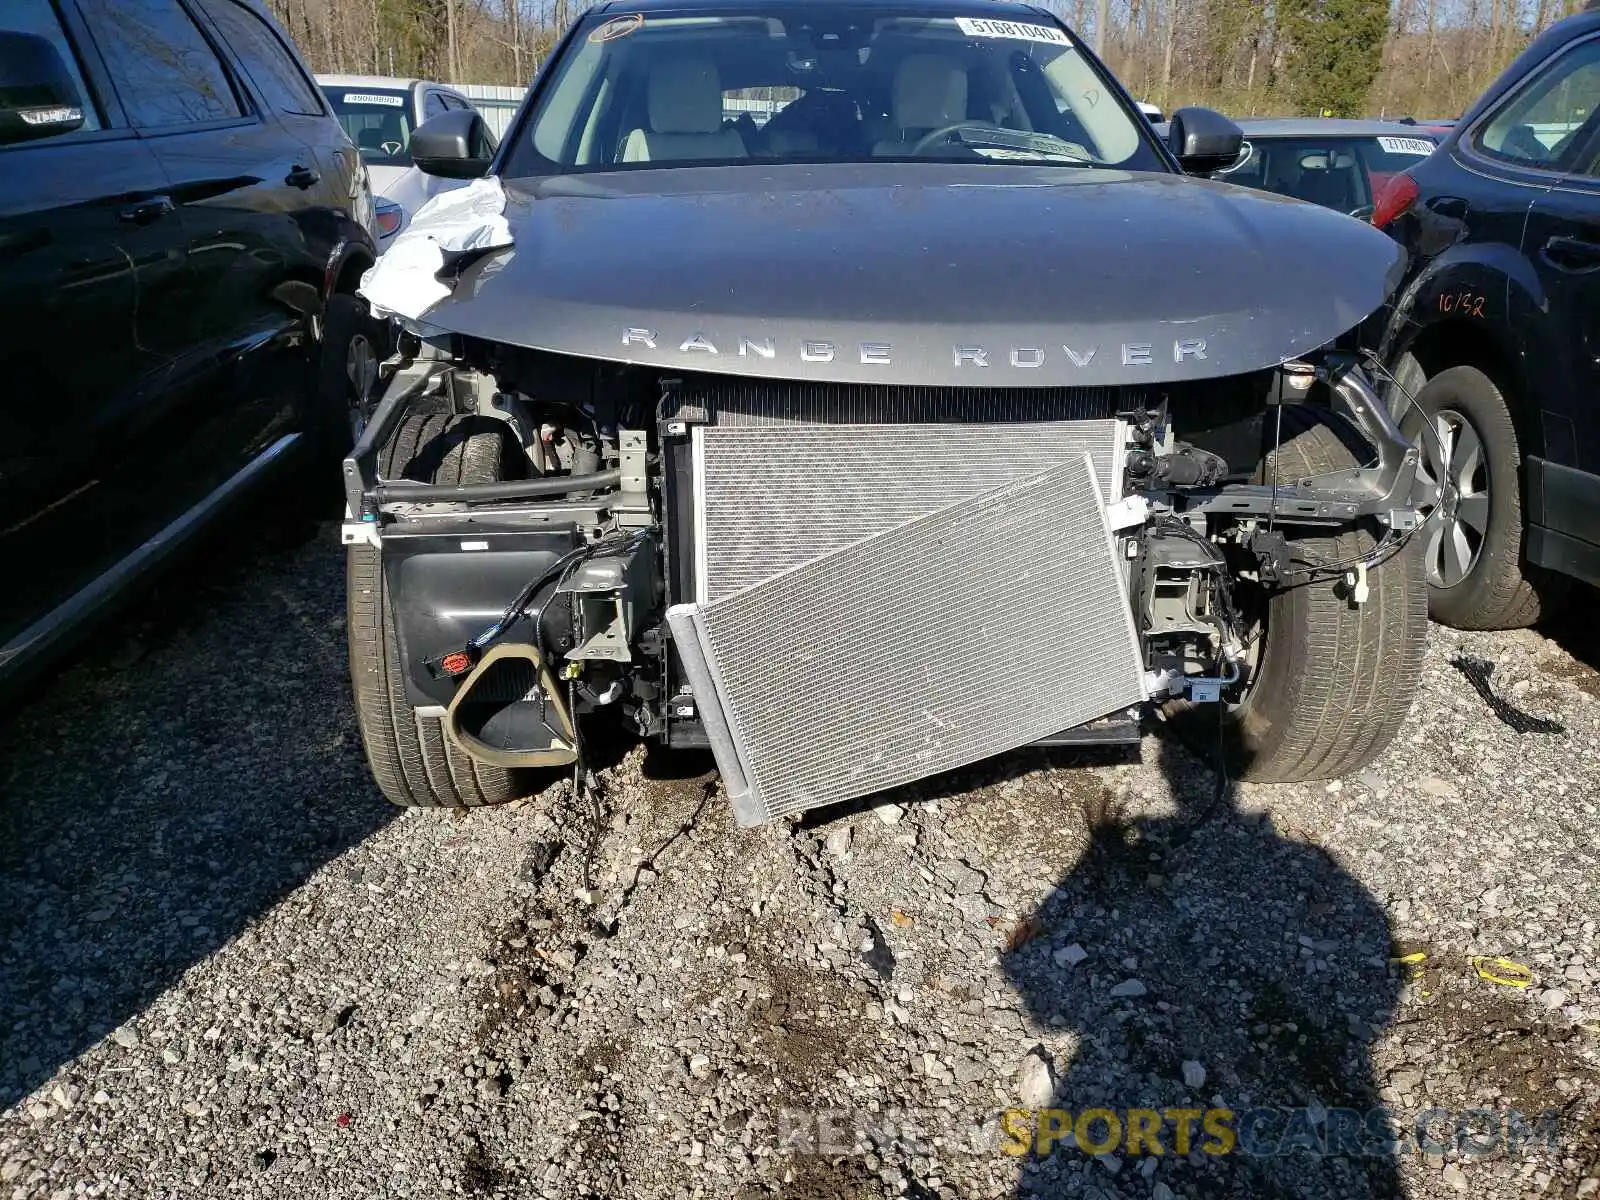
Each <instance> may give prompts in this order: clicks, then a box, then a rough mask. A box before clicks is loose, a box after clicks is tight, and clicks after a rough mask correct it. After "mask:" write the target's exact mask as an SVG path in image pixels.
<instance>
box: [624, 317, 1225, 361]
mask: <svg viewBox="0 0 1600 1200" xmlns="http://www.w3.org/2000/svg"><path fill="white" fill-rule="evenodd" d="M659 336H660V335H659V334H658V333H657V332H656V331H655V330H654V329H647V328H644V327H642V326H629V327H628V328H626V329H624V330H623V331H622V344H623V345H624V346H642V347H644V348H645V349H646V350H654V349H656V341H657V338H658V337H659ZM727 336H729V337H731V336H732V335H727ZM734 340H735V342H736V344H737V347H738V349H737V350H729V351H728V353H729V354H737V355H738V356H739V357H740V358H743V359H755V358H759V359H763V360H765V361H767V362H774V361H777V360H778V359H780V358H788V359H789V361H791V362H792V361H794V357H795V356H798V358H799V360H800V361H801V362H803V363H831V362H837V361H839V360H840V357H841V351H842V352H843V354H844V355H845V356H848V355H849V354H850V351H849V350H848V349H846V348H844V347H842V346H841V345H840V343H838V342H832V341H824V340H822V339H819V338H801V339H799V340H798V341H793V342H790V341H783V342H780V341H779V340H778V339H775V338H772V337H750V336H749V335H746V334H740V335H739V336H738V337H737V338H736V339H734ZM723 345H728V342H727V341H723ZM1168 345H1170V346H1171V354H1172V361H1173V362H1175V363H1185V362H1201V361H1205V360H1206V359H1207V357H1208V347H1207V343H1206V339H1205V338H1198V337H1186V338H1178V339H1176V340H1175V341H1173V342H1170V343H1167V342H1161V343H1156V342H1121V343H1118V344H1117V345H1116V346H1114V347H1113V348H1112V350H1111V351H1110V353H1112V354H1114V355H1116V361H1117V362H1118V363H1119V365H1121V366H1124V367H1151V366H1154V365H1155V364H1156V362H1157V359H1158V356H1160V355H1165V354H1166V353H1167V352H1168V351H1167V349H1166V347H1167V346H1168ZM667 346H668V347H669V348H672V347H673V343H672V341H671V335H670V334H669V337H668V342H667ZM675 348H676V350H677V352H678V354H680V355H682V356H683V357H685V358H688V357H696V356H705V357H712V358H720V357H723V352H722V350H720V349H718V347H717V343H716V342H714V341H712V339H711V336H710V335H709V334H707V333H706V332H705V331H704V330H698V329H697V330H694V331H692V332H691V333H689V334H688V335H687V336H686V337H684V338H683V340H682V341H680V342H678V343H677V344H676V347H675ZM1099 352H1100V346H1099V344H1098V343H1096V344H1093V345H1088V346H1083V345H1079V346H1070V345H1068V344H1066V343H1065V342H1058V343H1056V345H1055V346H1027V345H1022V346H1010V347H1007V348H1004V349H998V350H992V349H991V348H990V347H988V346H982V345H976V344H973V343H970V342H965V343H963V342H958V343H955V344H953V345H951V347H950V354H951V358H950V361H951V364H952V365H953V366H955V367H956V368H958V369H962V370H966V369H970V368H973V367H978V368H985V367H988V366H989V365H990V364H991V363H994V364H996V365H999V364H1002V363H1003V364H1005V365H1006V366H1009V367H1010V368H1011V369H1013V370H1024V371H1027V370H1035V369H1037V368H1039V367H1044V366H1049V365H1058V366H1059V365H1065V364H1062V359H1061V357H1060V356H1061V355H1065V356H1066V363H1067V364H1070V365H1071V366H1072V367H1075V368H1085V367H1089V366H1092V365H1093V363H1094V361H1095V356H1096V355H1097V354H1098V353H1099ZM854 353H855V357H856V361H857V362H858V363H859V364H860V365H861V366H865V367H888V366H893V365H895V358H894V354H893V346H892V345H891V344H890V343H889V342H877V341H862V342H856V343H855V351H854ZM991 354H992V355H993V357H991ZM901 365H904V364H901Z"/></svg>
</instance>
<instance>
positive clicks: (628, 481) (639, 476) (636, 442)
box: [617, 429, 650, 493]
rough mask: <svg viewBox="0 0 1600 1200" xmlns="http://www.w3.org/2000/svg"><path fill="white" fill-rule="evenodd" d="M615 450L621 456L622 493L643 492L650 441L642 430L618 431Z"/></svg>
mask: <svg viewBox="0 0 1600 1200" xmlns="http://www.w3.org/2000/svg"><path fill="white" fill-rule="evenodd" d="M617 449H618V450H619V451H621V455H622V484H621V486H622V490H623V492H625V493H626V492H644V491H646V490H647V485H646V479H647V478H648V471H649V467H650V461H649V460H650V439H649V436H648V435H647V434H646V433H645V431H644V430H642V429H619V430H618V431H617Z"/></svg>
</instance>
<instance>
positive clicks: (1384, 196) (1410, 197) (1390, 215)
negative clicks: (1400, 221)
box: [1372, 175, 1421, 229]
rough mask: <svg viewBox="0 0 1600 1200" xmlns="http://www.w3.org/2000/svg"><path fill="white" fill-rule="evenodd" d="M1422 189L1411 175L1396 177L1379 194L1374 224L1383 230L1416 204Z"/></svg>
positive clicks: (1373, 209) (1374, 213) (1373, 218)
mask: <svg viewBox="0 0 1600 1200" xmlns="http://www.w3.org/2000/svg"><path fill="white" fill-rule="evenodd" d="M1420 190H1421V189H1420V188H1418V187H1417V181H1416V180H1415V179H1413V178H1411V176H1409V175H1396V176H1394V177H1393V178H1391V179H1390V180H1389V182H1388V183H1386V184H1384V185H1383V191H1381V192H1379V193H1378V199H1377V201H1376V202H1375V203H1374V204H1373V206H1372V224H1373V225H1374V226H1375V227H1376V228H1378V229H1383V228H1384V227H1385V226H1387V225H1388V224H1389V222H1391V221H1393V220H1394V219H1395V218H1396V217H1398V216H1399V215H1400V214H1401V213H1403V212H1405V211H1406V209H1408V208H1410V207H1411V205H1412V203H1413V202H1415V200H1416V198H1417V194H1418V192H1419V191H1420Z"/></svg>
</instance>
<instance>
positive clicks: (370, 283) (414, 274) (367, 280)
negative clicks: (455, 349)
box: [358, 177, 512, 320]
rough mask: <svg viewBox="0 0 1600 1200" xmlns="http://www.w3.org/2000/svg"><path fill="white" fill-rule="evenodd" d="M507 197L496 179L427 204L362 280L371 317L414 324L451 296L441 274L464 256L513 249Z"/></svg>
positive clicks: (470, 186) (362, 293) (479, 180)
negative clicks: (400, 318)
mask: <svg viewBox="0 0 1600 1200" xmlns="http://www.w3.org/2000/svg"><path fill="white" fill-rule="evenodd" d="M505 206H506V195H505V192H504V191H503V190H501V187H500V180H499V179H496V178H493V177H491V178H488V179H474V180H473V181H472V182H471V183H469V184H468V185H467V186H466V187H464V188H457V189H456V190H454V191H449V192H442V193H440V194H439V195H437V196H435V197H434V198H433V199H432V200H429V201H428V202H427V203H426V204H424V205H423V206H422V207H421V208H419V209H417V212H416V215H415V216H413V217H412V218H411V224H410V225H409V226H407V227H406V230H405V232H404V233H402V234H401V235H400V236H399V237H397V238H395V240H394V245H392V246H390V247H389V250H388V252H387V253H386V254H384V256H383V257H382V258H380V259H379V260H378V265H377V266H375V267H373V268H372V269H371V270H370V271H368V272H367V273H366V274H365V275H363V276H362V277H361V287H360V288H359V289H358V290H359V291H360V293H361V295H363V296H365V297H366V298H367V302H368V303H369V304H371V305H372V311H373V313H374V315H376V316H380V317H387V316H400V317H407V318H410V319H412V320H415V319H417V318H419V317H421V316H422V315H423V313H425V312H427V311H428V309H430V308H432V307H433V306H434V305H435V304H437V303H439V301H441V300H443V299H445V298H446V297H448V296H449V295H450V293H451V285H450V284H448V283H445V282H444V281H443V280H441V279H440V278H439V273H440V272H441V271H443V270H444V269H445V267H446V266H448V265H449V264H450V263H451V262H452V261H453V260H454V259H456V258H458V257H459V256H461V255H462V254H466V253H469V252H472V251H479V250H493V249H495V248H496V247H499V246H509V245H511V242H512V239H511V226H510V225H509V224H508V223H507V222H506V218H505Z"/></svg>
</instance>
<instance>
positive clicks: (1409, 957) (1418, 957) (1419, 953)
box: [1389, 950, 1428, 963]
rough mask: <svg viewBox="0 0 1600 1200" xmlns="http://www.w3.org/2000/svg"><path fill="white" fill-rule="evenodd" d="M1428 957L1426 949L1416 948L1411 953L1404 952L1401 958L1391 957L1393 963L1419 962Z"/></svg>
mask: <svg viewBox="0 0 1600 1200" xmlns="http://www.w3.org/2000/svg"><path fill="white" fill-rule="evenodd" d="M1427 957H1428V952H1427V951H1426V950H1415V951H1413V952H1412V953H1410V954H1402V955H1401V956H1400V957H1399V958H1391V959H1390V960H1389V961H1390V962H1392V963H1419V962H1421V961H1422V960H1423V959H1425V958H1427Z"/></svg>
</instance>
